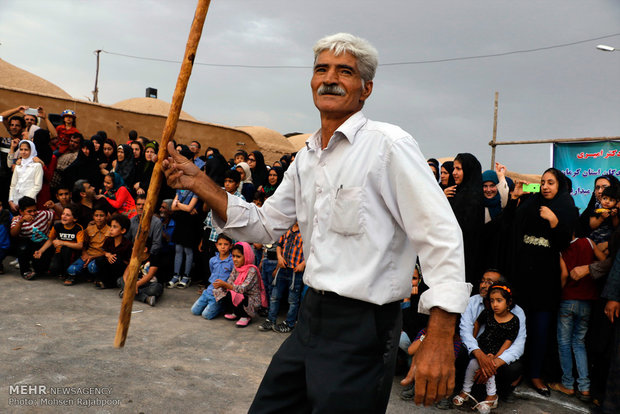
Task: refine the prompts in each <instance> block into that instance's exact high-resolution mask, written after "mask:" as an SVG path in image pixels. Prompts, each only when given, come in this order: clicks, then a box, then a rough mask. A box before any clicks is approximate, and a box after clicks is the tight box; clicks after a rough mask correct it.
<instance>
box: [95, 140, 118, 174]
mask: <svg viewBox="0 0 620 414" xmlns="http://www.w3.org/2000/svg"><path fill="white" fill-rule="evenodd" d="M101 155H102V157H101V159H100V160H99V172H101V175H102V176H103V177H105V176H106V175H108V174H110V172H112V169H113V168H114V161H116V142H114V141H113V140H111V139H110V138H106V139H105V140H104V141H103V145H102V154H101Z"/></svg>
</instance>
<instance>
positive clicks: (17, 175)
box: [9, 140, 43, 211]
mask: <svg viewBox="0 0 620 414" xmlns="http://www.w3.org/2000/svg"><path fill="white" fill-rule="evenodd" d="M18 148H19V156H20V157H21V161H20V163H19V165H16V166H15V169H14V170H13V177H12V178H11V188H10V190H9V204H10V205H11V209H13V210H15V211H17V210H18V206H17V203H18V202H19V199H20V198H22V197H30V198H33V199H35V200H36V199H37V195H38V194H39V191H41V186H42V185H43V166H42V165H41V164H40V163H38V162H36V161H34V158H35V157H36V156H37V149H36V147H35V145H34V143H33V142H32V141H28V140H22V141H20V142H19V146H18Z"/></svg>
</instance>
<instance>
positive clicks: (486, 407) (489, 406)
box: [473, 397, 499, 413]
mask: <svg viewBox="0 0 620 414" xmlns="http://www.w3.org/2000/svg"><path fill="white" fill-rule="evenodd" d="M498 400H499V398H497V397H495V399H494V400H492V401H491V400H484V401H480V402H479V403H478V404H476V405H474V407H473V410H478V411H479V412H481V413H488V412H489V411H490V410H493V409H494V408H497V401H498Z"/></svg>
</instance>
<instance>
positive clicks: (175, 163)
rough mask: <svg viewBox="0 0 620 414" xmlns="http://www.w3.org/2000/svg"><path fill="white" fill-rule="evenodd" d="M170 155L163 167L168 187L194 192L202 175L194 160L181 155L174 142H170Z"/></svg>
mask: <svg viewBox="0 0 620 414" xmlns="http://www.w3.org/2000/svg"><path fill="white" fill-rule="evenodd" d="M168 154H169V157H168V159H165V160H164V161H163V165H162V168H163V170H164V174H165V175H166V181H167V182H168V185H169V186H170V187H172V188H177V189H187V190H192V191H193V189H194V188H195V184H196V182H197V179H196V178H197V177H198V176H199V175H200V174H201V171H200V169H199V168H198V167H197V166H196V164H194V163H193V162H192V160H188V159H187V158H185V157H184V156H182V155H181V154H179V153H178V152H177V150H176V149H175V148H174V143H173V142H172V141H171V142H168ZM194 192H195V191H194Z"/></svg>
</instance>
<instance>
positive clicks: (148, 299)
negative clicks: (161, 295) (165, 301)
mask: <svg viewBox="0 0 620 414" xmlns="http://www.w3.org/2000/svg"><path fill="white" fill-rule="evenodd" d="M156 301H157V297H155V296H147V297H146V300H145V301H144V302H145V303H148V304H149V305H151V306H155V302H156Z"/></svg>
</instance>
